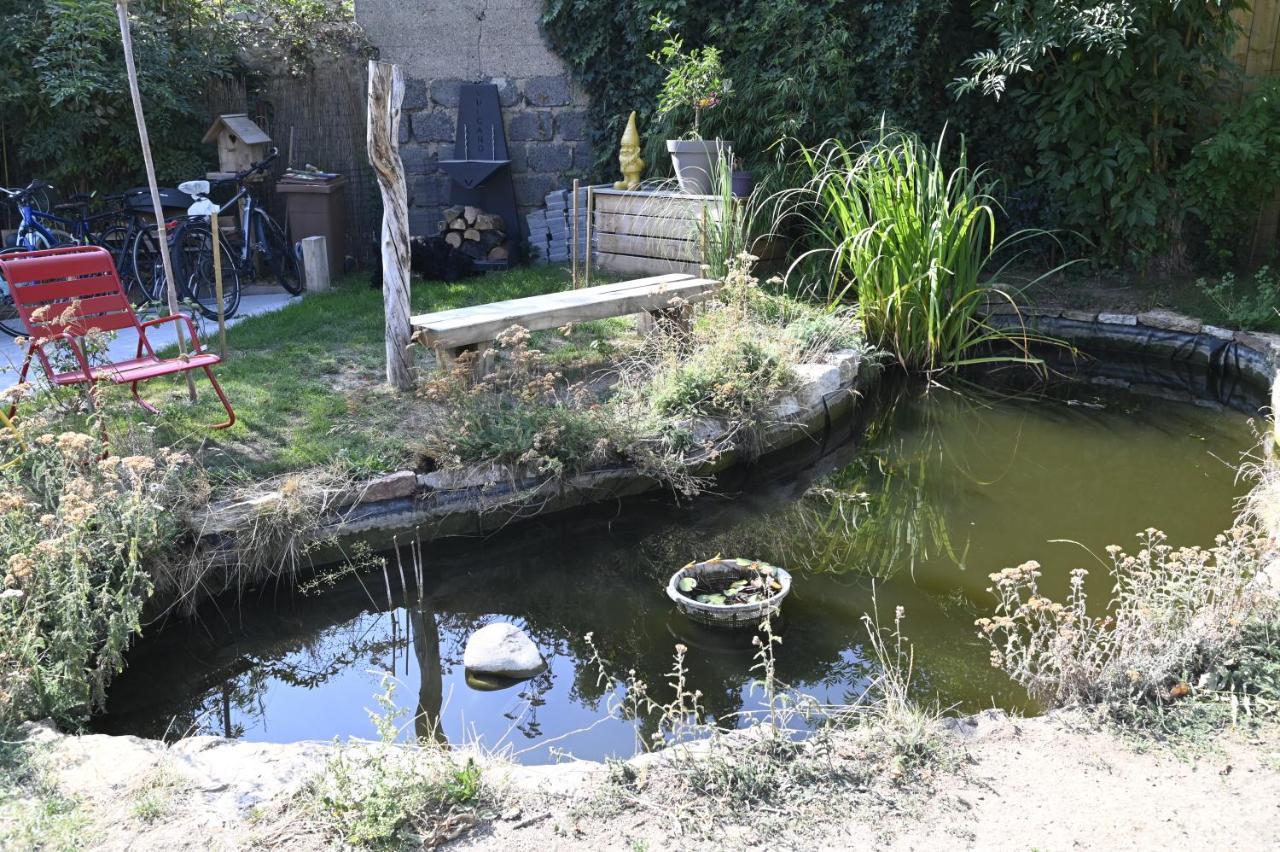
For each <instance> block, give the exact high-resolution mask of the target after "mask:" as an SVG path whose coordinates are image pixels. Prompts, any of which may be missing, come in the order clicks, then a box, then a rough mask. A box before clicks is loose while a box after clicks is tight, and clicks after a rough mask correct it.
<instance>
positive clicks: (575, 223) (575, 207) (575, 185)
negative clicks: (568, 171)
mask: <svg viewBox="0 0 1280 852" xmlns="http://www.w3.org/2000/svg"><path fill="white" fill-rule="evenodd" d="M569 209H570V210H572V211H573V214H572V215H573V240H572V241H571V243H572V244H571V245H570V246H569V252H570V253H571V254H572V255H573V256H572V257H570V258H569V260H570V261H571V262H572V269H573V289H575V290H577V289H578V179H577V178H574V179H573V206H572V207H571V208H569Z"/></svg>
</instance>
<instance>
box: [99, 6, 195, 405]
mask: <svg viewBox="0 0 1280 852" xmlns="http://www.w3.org/2000/svg"><path fill="white" fill-rule="evenodd" d="M116 16H117V17H118V18H119V19H120V41H121V42H122V43H123V45H124V68H125V72H126V73H127V74H128V76H129V96H130V97H131V98H132V99H133V117H134V119H135V120H136V121H137V123H138V141H139V142H140V143H141V144H142V165H143V167H144V168H145V169H146V172H147V187H148V188H149V189H150V190H151V209H152V212H153V213H154V214H155V217H156V237H157V239H158V241H159V243H160V264H161V266H162V267H163V268H164V278H165V282H166V284H167V286H166V287H165V291H166V294H167V296H168V301H169V313H170V314H177V313H178V285H177V282H176V281H175V280H174V277H173V261H172V260H171V259H170V257H169V235H168V233H167V232H166V230H165V224H164V206H163V205H161V204H160V189H159V187H158V186H157V184H156V164H155V162H154V161H152V159H151V139H150V137H149V136H148V135H147V118H146V116H145V115H144V114H143V112H142V94H141V92H140V91H139V89H138V68H137V66H136V65H134V62H133V36H132V35H131V34H130V32H129V0H116ZM215 256H216V255H215ZM174 328H175V331H177V333H178V354H179V355H180V356H181V355H186V354H187V345H186V339H185V336H184V335H183V333H182V326H181V324H178V325H175V327H174ZM186 376H187V395H188V396H189V397H190V398H191V401H192V402H195V401H196V384H195V380H194V379H193V378H192V377H191V371H189V370H188V371H187V373H186Z"/></svg>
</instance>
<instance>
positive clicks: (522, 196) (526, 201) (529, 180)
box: [514, 175, 559, 207]
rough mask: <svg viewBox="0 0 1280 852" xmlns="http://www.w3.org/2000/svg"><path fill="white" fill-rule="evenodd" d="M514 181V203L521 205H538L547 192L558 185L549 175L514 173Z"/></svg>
mask: <svg viewBox="0 0 1280 852" xmlns="http://www.w3.org/2000/svg"><path fill="white" fill-rule="evenodd" d="M514 183H515V187H516V203H517V204H519V205H520V206H522V207H540V206H541V205H542V199H544V198H546V195H547V193H548V192H550V191H551V190H553V189H555V188H556V187H558V186H559V181H557V180H556V179H555V178H554V177H552V176H550V175H516V176H515V179H514Z"/></svg>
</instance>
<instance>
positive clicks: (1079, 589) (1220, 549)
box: [977, 523, 1276, 715]
mask: <svg viewBox="0 0 1280 852" xmlns="http://www.w3.org/2000/svg"><path fill="white" fill-rule="evenodd" d="M1165 538H1166V537H1165V535H1164V533H1161V532H1159V531H1157V530H1154V529H1149V530H1147V531H1146V532H1144V533H1142V534H1141V535H1140V536H1139V541H1140V545H1141V546H1140V548H1139V550H1138V552H1137V553H1136V554H1132V555H1130V554H1128V553H1125V552H1124V551H1123V550H1122V549H1121V548H1120V547H1118V546H1116V545H1112V546H1110V547H1108V548H1107V552H1108V554H1109V555H1110V558H1111V563H1112V571H1113V573H1114V576H1115V586H1114V589H1113V592H1112V598H1111V601H1110V602H1109V604H1108V605H1107V606H1106V607H1105V609H1099V608H1097V607H1092V608H1091V607H1090V606H1089V598H1088V594H1087V592H1086V590H1085V586H1084V578H1085V576H1086V574H1087V573H1088V572H1087V571H1085V569H1083V568H1077V569H1076V570H1074V571H1072V572H1071V589H1070V591H1069V592H1068V594H1067V597H1066V599H1065V600H1064V601H1062V602H1057V601H1053V600H1050V599H1049V598H1047V597H1046V596H1044V595H1043V594H1042V593H1041V592H1040V589H1039V584H1038V578H1039V577H1040V576H1041V571H1040V566H1039V564H1038V563H1036V562H1027V563H1025V564H1023V565H1019V566H1017V567H1015V568H1006V569H1004V570H1002V571H1000V572H998V573H995V574H992V575H991V579H992V582H993V583H994V586H993V588H992V591H993V592H994V593H995V595H996V596H997V598H998V603H997V604H996V610H995V615H994V616H992V617H991V618H982V619H979V620H978V622H977V624H978V627H979V628H980V630H981V633H982V635H983V636H984V637H986V639H987V640H988V641H989V642H990V643H991V663H992V665H994V666H997V667H999V668H1003V669H1004V670H1005V671H1007V672H1008V673H1009V674H1010V675H1011V676H1012V677H1013V678H1014V679H1015V680H1017V681H1018V682H1019V683H1021V684H1022V685H1024V686H1025V687H1026V688H1027V690H1028V691H1029V692H1030V693H1031V695H1032V696H1033V697H1034V698H1036V699H1038V700H1040V701H1042V702H1044V703H1046V704H1047V705H1049V706H1066V705H1100V706H1103V707H1105V708H1109V709H1110V710H1112V711H1114V712H1115V713H1117V714H1119V715H1127V714H1129V713H1130V711H1131V710H1132V708H1135V707H1150V706H1158V705H1160V704H1162V703H1165V702H1169V701H1172V700H1174V699H1177V698H1180V697H1183V696H1185V695H1187V694H1189V693H1190V692H1191V691H1192V690H1193V688H1194V685H1195V684H1197V683H1198V682H1200V680H1201V678H1202V676H1203V675H1205V674H1206V673H1209V672H1212V671H1213V670H1215V669H1216V668H1218V667H1219V666H1221V665H1223V664H1224V663H1226V662H1228V661H1229V659H1230V657H1231V656H1232V655H1233V654H1234V652H1235V651H1236V650H1237V649H1238V648H1239V647H1240V644H1241V641H1242V639H1243V637H1244V635H1245V634H1246V632H1247V631H1248V630H1249V629H1250V628H1251V626H1253V625H1256V624H1259V623H1262V622H1265V621H1268V620H1270V619H1273V618H1274V617H1275V613H1276V601H1275V599H1274V598H1273V597H1271V596H1270V595H1268V594H1266V593H1264V592H1263V591H1262V590H1261V589H1259V587H1258V586H1257V585H1256V584H1254V582H1253V580H1254V578H1255V577H1256V576H1257V574H1258V571H1259V568H1260V566H1261V565H1262V564H1263V560H1264V559H1266V558H1268V556H1269V555H1270V554H1271V553H1272V547H1273V540H1272V539H1270V538H1268V537H1267V536H1264V535H1261V534H1260V533H1259V532H1258V530H1257V529H1256V527H1254V526H1253V525H1251V524H1248V523H1241V524H1239V525H1237V526H1236V527H1234V528H1233V529H1231V530H1229V531H1227V532H1226V533H1224V534H1222V535H1219V536H1218V538H1217V542H1216V544H1215V545H1214V546H1213V547H1211V548H1199V547H1190V548H1173V547H1171V546H1169V545H1168V544H1166V543H1165Z"/></svg>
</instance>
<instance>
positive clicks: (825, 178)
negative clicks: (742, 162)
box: [782, 126, 1034, 371]
mask: <svg viewBox="0 0 1280 852" xmlns="http://www.w3.org/2000/svg"><path fill="white" fill-rule="evenodd" d="M880 133H881V135H880V138H879V139H878V140H877V141H875V142H869V143H864V144H861V145H858V146H854V147H852V148H851V147H848V146H846V145H844V144H843V143H841V142H839V141H836V140H828V141H827V142H825V143H823V144H822V145H819V146H818V147H816V148H801V149H800V151H799V154H798V162H799V164H800V165H801V166H802V167H803V169H804V171H805V172H807V174H808V180H807V181H806V182H805V184H804V185H803V186H801V187H799V188H797V189H795V190H790V191H788V192H786V193H784V194H783V196H782V210H783V215H789V216H795V217H797V218H798V219H799V220H800V221H801V222H803V225H804V227H805V229H806V230H807V232H808V233H809V235H810V238H811V239H812V240H813V241H814V243H815V244H816V245H815V247H814V248H812V249H810V250H809V251H808V252H807V253H806V254H805V255H802V256H801V258H800V259H798V260H797V262H796V264H794V265H793V267H792V269H793V270H795V269H797V268H801V266H802V264H803V263H804V262H805V261H806V260H808V259H809V258H826V259H827V264H826V269H825V274H824V276H823V278H822V285H825V287H826V290H825V292H824V293H822V295H823V296H825V298H826V299H827V301H828V303H829V304H830V305H831V306H833V307H835V306H838V305H840V304H841V303H843V302H845V301H853V302H855V304H856V310H857V316H858V318H859V320H860V322H861V325H862V327H863V328H864V329H865V330H866V333H867V337H868V339H869V340H870V341H871V343H872V344H873V345H875V346H877V347H879V348H882V349H885V350H887V351H890V352H892V353H894V355H895V356H896V357H897V358H898V360H899V361H900V362H901V363H902V365H903V366H905V367H907V368H908V369H911V370H925V371H936V370H941V369H946V368H951V367H956V366H960V365H963V364H966V363H974V362H975V361H980V360H986V359H988V358H989V357H990V356H989V355H987V354H986V353H984V352H981V351H980V350H981V349H983V348H984V347H986V346H988V345H990V344H992V343H995V342H1011V341H1012V340H1013V337H1012V335H1009V334H1006V333H1004V332H1001V331H999V330H997V329H995V328H993V327H992V326H990V325H988V324H987V323H986V321H985V320H984V319H983V318H982V317H981V316H980V312H981V310H982V309H983V308H984V307H985V304H986V302H987V299H988V298H989V297H990V296H991V294H992V289H991V287H990V284H989V280H990V277H991V276H990V275H989V274H987V272H986V266H987V262H988V260H989V258H990V257H991V255H992V254H993V253H994V252H995V250H996V249H997V248H999V246H998V244H997V243H996V239H995V228H996V213H995V210H996V204H995V201H994V200H993V199H992V197H991V195H990V191H991V184H990V182H989V181H988V180H987V178H986V175H985V172H984V171H983V170H982V169H978V170H976V171H974V170H970V169H969V167H968V163H967V158H966V153H965V149H964V145H963V143H962V144H961V145H960V149H959V152H958V154H957V156H956V166H955V167H954V168H953V169H950V170H948V169H947V168H946V166H945V164H944V157H943V150H944V148H943V141H944V139H943V138H939V140H938V144H937V145H936V146H935V147H933V148H930V147H928V146H926V145H924V144H922V143H921V142H920V141H919V140H918V139H917V138H916V137H914V136H912V135H909V134H900V133H894V132H890V131H888V130H886V129H885V128H884V127H883V126H882V127H881V132H880ZM1025 237H1026V235H1024V234H1014V235H1013V236H1012V237H1010V238H1009V239H1007V240H1006V241H1005V243H1016V242H1018V241H1020V240H1022V239H1024V238H1025ZM1016 360H1023V361H1033V360H1034V359H1030V358H1029V357H1024V358H1020V359H1016Z"/></svg>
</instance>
